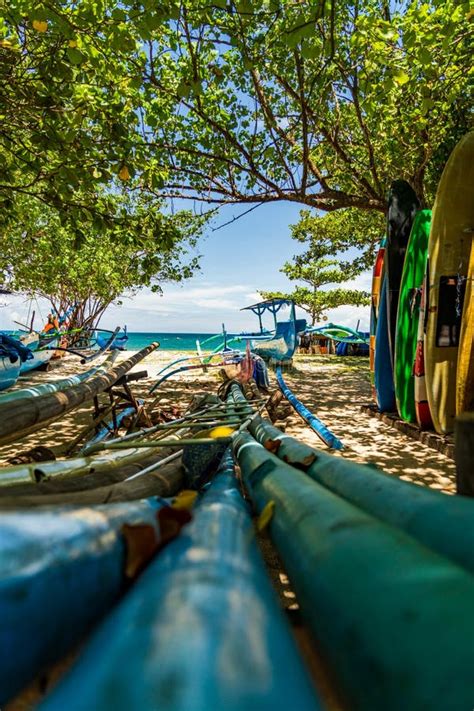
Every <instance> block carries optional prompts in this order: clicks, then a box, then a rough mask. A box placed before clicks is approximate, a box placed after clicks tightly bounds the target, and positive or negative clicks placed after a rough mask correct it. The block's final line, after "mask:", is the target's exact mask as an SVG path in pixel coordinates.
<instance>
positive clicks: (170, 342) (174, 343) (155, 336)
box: [127, 331, 223, 351]
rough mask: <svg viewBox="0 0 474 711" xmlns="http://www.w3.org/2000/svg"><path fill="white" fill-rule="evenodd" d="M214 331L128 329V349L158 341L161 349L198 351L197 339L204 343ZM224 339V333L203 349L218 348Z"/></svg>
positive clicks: (142, 346) (139, 347)
mask: <svg viewBox="0 0 474 711" xmlns="http://www.w3.org/2000/svg"><path fill="white" fill-rule="evenodd" d="M214 335H215V334H213V333H133V332H130V331H128V341H127V350H128V351H138V350H140V349H141V348H145V346H148V345H149V344H150V343H153V341H158V343H159V344H160V350H161V351H196V340H199V341H200V343H201V344H202V343H203V341H205V340H206V339H207V338H211V336H214ZM222 341H223V337H222V334H219V336H218V337H217V338H214V339H213V340H212V341H210V343H209V344H205V345H203V350H212V349H213V348H217V346H219V345H220V344H221V343H222Z"/></svg>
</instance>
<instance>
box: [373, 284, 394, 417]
mask: <svg viewBox="0 0 474 711" xmlns="http://www.w3.org/2000/svg"><path fill="white" fill-rule="evenodd" d="M374 370H375V396H376V400H377V405H378V408H379V410H380V412H394V411H395V410H396V404H395V387H394V384H393V368H392V359H391V357H390V340H389V333H388V318H387V276H386V274H384V277H383V282H382V289H381V293H380V306H379V317H378V321H377V330H376V333H375V365H374Z"/></svg>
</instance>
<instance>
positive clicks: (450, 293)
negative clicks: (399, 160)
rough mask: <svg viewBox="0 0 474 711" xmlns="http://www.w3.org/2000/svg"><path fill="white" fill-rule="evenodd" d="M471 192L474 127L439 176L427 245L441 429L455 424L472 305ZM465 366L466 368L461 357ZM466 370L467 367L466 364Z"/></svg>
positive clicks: (431, 397) (433, 376)
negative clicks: (464, 324)
mask: <svg viewBox="0 0 474 711" xmlns="http://www.w3.org/2000/svg"><path fill="white" fill-rule="evenodd" d="M473 195H474V131H471V132H470V133H468V134H467V135H465V136H464V137H463V138H462V139H461V141H459V143H458V144H457V145H456V147H455V148H454V150H453V152H452V153H451V155H450V156H449V159H448V161H447V163H446V166H445V168H444V171H443V174H442V176H441V180H440V182H439V185H438V190H437V193H436V200H435V204H434V208H433V217H432V223H431V233H430V243H429V249H428V257H429V264H428V269H429V291H428V300H427V307H428V319H427V324H426V335H425V374H426V388H427V395H428V402H429V405H430V410H431V415H432V418H433V424H434V427H435V429H436V431H437V432H440V433H447V432H451V431H452V430H453V429H454V418H455V415H456V390H457V387H456V378H457V371H458V352H459V345H460V343H461V330H462V329H461V324H462V318H463V310H464V311H466V309H467V311H469V313H472V307H471V306H469V307H468V306H467V305H466V309H464V306H465V291H466V278H467V276H468V271H469V265H470V259H471V247H472V232H471V230H472V227H473V225H474V199H473ZM470 294H471V296H472V291H471V292H470ZM465 330H466V329H463V334H464V332H465ZM464 338H465V339H466V338H469V336H468V335H467V336H465V337H464ZM463 347H464V346H463ZM463 368H464V369H465V368H466V366H465V365H464V359H463ZM467 370H468V372H470V370H469V367H468V368H467ZM463 372H465V370H464V371H463ZM464 377H465V376H464Z"/></svg>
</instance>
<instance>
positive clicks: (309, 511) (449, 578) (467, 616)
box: [235, 434, 474, 711]
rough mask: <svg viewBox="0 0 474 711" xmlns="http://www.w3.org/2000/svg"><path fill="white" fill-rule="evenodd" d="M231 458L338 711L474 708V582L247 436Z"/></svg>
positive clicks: (458, 567)
mask: <svg viewBox="0 0 474 711" xmlns="http://www.w3.org/2000/svg"><path fill="white" fill-rule="evenodd" d="M235 451H236V452H237V456H238V461H239V464H240V467H241V471H242V476H243V480H244V483H245V485H246V487H247V490H248V491H249V494H250V497H251V499H252V501H253V503H254V505H255V507H256V511H257V513H261V512H262V511H263V510H264V509H265V508H266V507H269V506H270V504H271V505H272V507H273V511H274V514H273V518H272V519H271V521H270V526H269V532H270V536H271V537H272V539H273V541H274V543H275V545H276V547H277V550H278V552H279V553H280V555H281V558H282V561H283V563H284V565H285V567H286V570H287V572H288V576H289V578H290V580H291V581H292V584H293V586H294V590H295V593H296V595H297V599H298V602H299V605H300V608H301V613H302V617H303V619H305V620H306V622H307V623H308V625H309V627H310V629H311V631H312V632H313V634H314V636H315V638H316V639H317V640H318V647H319V649H320V650H321V652H322V654H323V655H324V658H325V659H326V660H327V662H328V663H329V665H330V667H331V669H332V670H333V672H334V674H335V676H336V681H337V682H338V684H339V685H340V688H341V690H342V692H343V694H344V696H345V698H346V699H347V701H348V706H349V707H350V708H351V709H353V710H354V711H367V709H384V711H400V709H407V710H408V709H410V710H412V709H413V710H415V709H437V708H441V707H442V708H445V709H464V708H467V709H470V708H472V694H473V681H472V659H473V655H474V610H473V607H472V604H471V600H472V599H473V596H474V577H473V576H472V575H471V574H470V573H469V572H468V571H466V570H464V569H463V568H461V567H460V566H459V565H456V564H454V563H453V562H452V561H449V560H448V559H447V558H444V557H443V556H441V555H438V554H436V553H434V552H433V551H431V550H429V548H427V547H426V546H424V545H422V544H420V543H419V542H418V541H417V540H416V539H414V538H412V537H411V536H408V535H407V534H406V533H404V532H403V531H400V530H397V529H396V528H395V527H393V526H390V525H388V524H386V523H385V522H384V521H381V520H380V519H378V518H376V517H375V516H370V515H369V514H368V513H366V512H364V511H362V510H361V509H359V508H358V507H356V506H354V505H353V504H350V503H349V502H347V501H345V500H344V499H342V498H341V497H340V496H336V495H335V494H334V493H332V492H331V491H329V490H328V489H327V488H326V487H324V486H321V485H320V484H317V483H316V482H314V481H312V480H311V479H310V478H309V477H308V476H307V475H306V474H305V473H304V472H302V471H298V470H297V469H295V468H293V467H290V466H289V465H288V464H286V463H284V462H282V461H280V460H279V459H278V458H277V457H275V456H274V455H273V454H271V453H270V452H268V451H267V450H266V449H265V448H264V447H263V446H262V445H260V444H258V443H257V442H256V441H255V440H254V439H253V438H252V437H250V435H247V434H242V435H240V436H239V437H238V438H237V439H236V442H235ZM376 476H377V474H375V473H374V477H376ZM444 533H445V535H447V536H449V530H448V531H446V530H445V531H444Z"/></svg>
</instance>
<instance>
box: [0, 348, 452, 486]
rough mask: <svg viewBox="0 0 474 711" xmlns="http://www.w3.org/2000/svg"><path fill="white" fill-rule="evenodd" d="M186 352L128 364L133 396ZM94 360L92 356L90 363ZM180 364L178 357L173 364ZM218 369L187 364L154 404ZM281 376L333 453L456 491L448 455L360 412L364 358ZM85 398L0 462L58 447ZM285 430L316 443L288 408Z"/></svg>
mask: <svg viewBox="0 0 474 711" xmlns="http://www.w3.org/2000/svg"><path fill="white" fill-rule="evenodd" d="M133 353H134V351H124V352H123V353H121V354H120V355H119V357H118V362H120V361H122V360H125V359H127V358H129V357H130V356H131V355H132V354H133ZM187 355H190V354H189V353H180V352H177V351H160V350H159V349H157V350H156V351H155V352H153V353H152V354H150V355H149V356H148V357H147V358H146V359H145V360H143V361H141V362H140V363H139V364H137V365H136V366H135V368H134V369H133V370H134V371H143V370H146V371H147V377H146V378H143V379H141V380H139V381H137V382H134V383H132V390H133V392H134V394H136V395H137V396H138V397H140V396H145V395H146V394H147V391H148V389H149V388H150V387H151V385H152V384H153V383H154V382H155V380H156V374H157V373H158V372H159V371H160V370H161V369H162V368H163V367H164V366H165V365H166V364H168V363H170V362H171V361H173V360H176V359H178V358H180V357H186V356H187ZM95 364H96V362H95V361H94V365H95ZM181 365H183V364H181V363H180V364H178V365H177V366H176V367H180V366H181ZM89 367H91V366H90V365H83V366H81V365H79V364H78V360H77V358H74V357H67V358H63V359H61V360H60V361H58V362H56V363H55V364H53V367H51V370H50V371H48V372H37V373H32V374H30V376H29V377H28V379H25V380H22V381H20V382H19V383H17V385H16V386H15V389H17V388H19V387H25V385H26V383H27V382H28V383H31V382H35V383H41V382H46V381H49V380H56V379H58V378H62V377H66V376H68V375H71V374H73V373H77V372H80V371H82V370H87V369H88V368H89ZM219 370H220V369H219V368H208V369H207V371H201V370H197V369H196V370H192V371H188V372H184V373H178V374H176V375H174V376H172V377H171V378H170V379H169V380H167V381H165V382H164V383H163V384H162V385H161V386H160V387H159V390H158V391H157V394H159V396H160V398H159V405H158V406H159V407H160V408H161V409H163V410H165V411H167V412H169V413H173V414H175V415H179V414H180V413H181V412H182V411H183V410H185V409H186V407H187V406H188V404H189V403H190V401H191V399H192V398H193V396H194V395H196V394H198V393H200V392H216V391H217V388H218V386H219V384H220V382H221V380H220V376H219ZM284 377H285V380H286V382H287V384H288V385H289V387H290V388H291V389H292V390H293V392H294V393H295V395H296V396H297V397H298V398H299V399H300V400H302V401H303V402H304V403H305V405H307V407H308V408H309V409H310V410H312V411H313V412H314V413H315V414H316V415H317V416H318V417H319V418H320V419H321V420H323V422H324V423H325V424H326V425H327V427H329V428H330V429H331V430H332V431H333V432H334V434H336V435H337V436H338V437H339V438H340V439H341V440H342V442H343V444H344V449H343V450H342V452H340V453H336V454H335V456H342V457H345V458H347V459H350V460H352V461H357V462H362V463H370V464H372V465H376V466H377V467H379V468H380V469H383V470H384V471H385V472H387V473H389V474H392V475H394V476H398V477H400V478H402V479H405V480H407V481H412V482H415V483H417V484H422V485H425V486H429V487H432V488H434V489H438V490H441V491H444V492H446V493H453V492H454V491H455V465H454V462H453V461H452V460H451V459H449V458H448V457H445V456H444V455H442V454H440V453H438V452H436V451H435V450H433V449H431V448H430V447H427V446H426V445H424V444H422V443H420V442H418V441H414V440H412V439H409V438H408V437H406V436H405V435H403V434H401V433H398V432H397V431H396V430H394V429H393V428H391V427H389V426H388V425H386V424H384V423H382V422H380V421H379V420H377V419H374V418H372V417H369V416H368V415H366V414H364V413H362V412H361V411H360V408H361V406H362V405H365V404H367V403H368V402H370V400H371V389H370V382H369V371H368V360H367V359H364V358H354V357H352V358H347V357H346V358H341V357H337V356H328V355H311V356H309V355H297V356H296V357H295V359H294V366H293V368H292V369H291V370H287V371H286V372H285V373H284ZM270 381H271V389H272V390H273V389H276V387H277V385H276V379H275V376H274V373H273V372H272V371H270ZM90 413H91V403H86V404H84V405H83V406H81V407H79V408H77V409H76V410H74V411H73V412H71V413H70V414H68V415H67V416H65V417H63V418H61V419H60V420H58V421H57V422H55V423H53V424H51V425H50V426H49V427H48V428H46V429H44V430H40V431H38V432H36V433H34V434H31V435H29V436H28V437H26V438H24V439H23V440H21V442H18V443H17V444H9V445H5V446H4V447H1V448H0V462H1V464H2V465H5V464H7V463H8V460H9V459H11V458H12V457H14V456H17V455H18V454H19V453H21V452H23V451H25V450H28V449H30V448H32V447H34V446H37V445H39V444H42V445H47V446H48V447H51V448H52V449H53V450H55V449H58V448H59V449H60V448H61V446H62V445H64V444H66V443H67V442H68V441H70V440H71V439H72V438H74V437H75V436H76V434H77V432H78V431H79V429H80V428H81V427H85V426H86V425H87V424H89V422H90ZM285 425H286V432H287V433H288V434H290V435H292V436H295V437H297V438H298V439H300V440H301V441H303V442H306V443H307V444H309V445H311V446H314V447H318V448H320V447H323V446H324V445H323V444H322V443H321V441H320V440H319V438H318V437H317V435H316V434H315V433H314V432H313V431H312V430H311V429H310V428H309V427H308V425H307V424H306V423H305V422H304V421H303V420H302V419H301V418H300V416H299V415H297V414H296V413H295V412H291V413H290V415H289V416H288V417H287V418H286V419H285Z"/></svg>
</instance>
